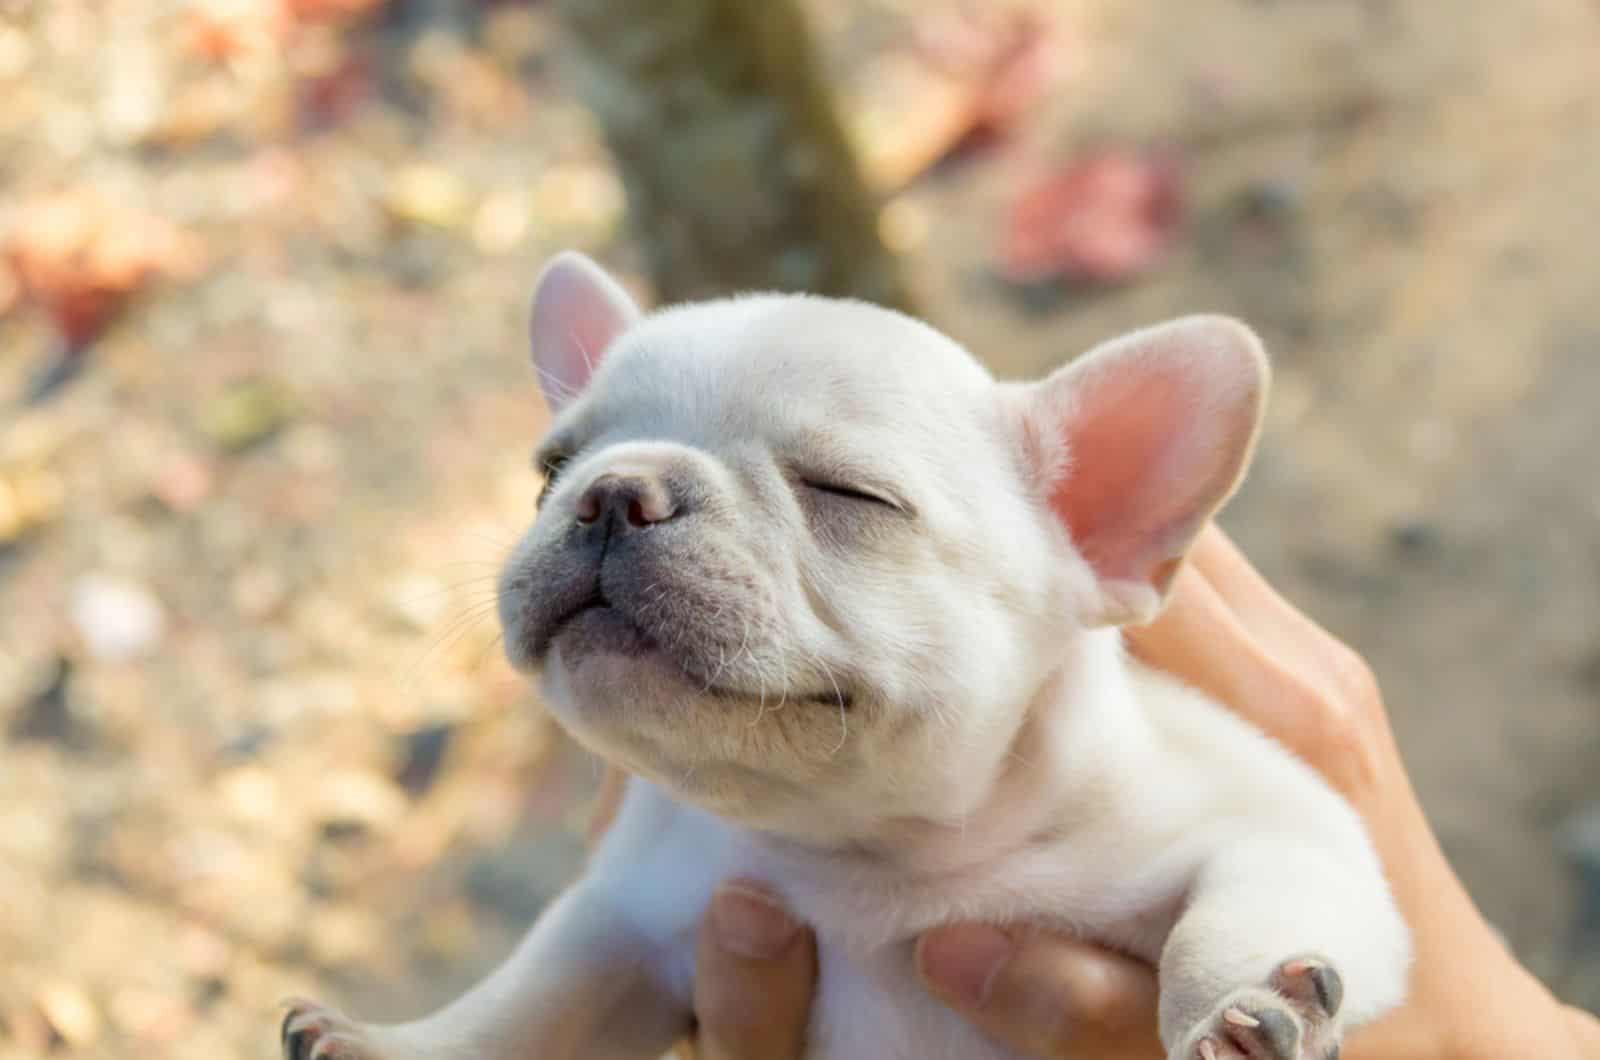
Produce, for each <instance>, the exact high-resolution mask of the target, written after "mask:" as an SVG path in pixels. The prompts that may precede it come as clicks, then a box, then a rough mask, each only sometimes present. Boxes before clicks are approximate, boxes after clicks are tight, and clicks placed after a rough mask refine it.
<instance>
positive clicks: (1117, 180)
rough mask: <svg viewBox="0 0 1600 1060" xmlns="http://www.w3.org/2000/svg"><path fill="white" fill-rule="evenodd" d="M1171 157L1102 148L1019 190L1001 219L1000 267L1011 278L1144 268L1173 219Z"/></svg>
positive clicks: (1094, 278) (1116, 278)
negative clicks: (1003, 228) (1002, 231)
mask: <svg viewBox="0 0 1600 1060" xmlns="http://www.w3.org/2000/svg"><path fill="white" fill-rule="evenodd" d="M1180 205H1181V204H1180V195H1179V174H1178V169H1177V166H1176V165H1175V163H1174V162H1173V161H1172V160H1170V159H1166V158H1161V157H1157V156H1153V155H1143V154H1135V153H1132V152H1127V151H1118V150H1104V151H1098V152H1095V153H1093V154H1089V155H1086V156H1084V157H1082V158H1080V159H1078V160H1077V161H1075V162H1072V163H1071V164H1069V165H1067V166H1066V167H1064V168H1063V169H1061V170H1059V171H1057V172H1055V173H1053V174H1051V175H1050V176H1048V177H1046V178H1045V179H1043V180H1042V181H1040V182H1038V183H1037V184H1035V185H1033V186H1032V187H1030V188H1028V189H1026V190H1025V191H1024V192H1023V193H1022V194H1021V195H1020V196H1019V197H1018V198H1017V200H1016V202H1015V203H1014V204H1013V205H1012V207H1011V209H1010V212H1009V214H1008V216H1007V218H1006V223H1005V231H1004V235H1003V242H1002V246H1001V249H1000V270H1001V272H1002V273H1003V274H1004V275H1005V277H1006V278H1007V279H1009V280H1012V281H1014V282H1017V283H1035V282H1039V281H1041V280H1048V279H1054V278H1062V277H1065V278H1069V279H1078V280H1086V281H1089V282H1092V283H1119V282H1124V281H1127V280H1130V279H1132V278H1133V277H1135V276H1138V275H1140V274H1141V273H1143V272H1145V271H1146V270H1148V269H1149V268H1150V267H1151V266H1153V265H1154V264H1155V263H1156V261H1157V260H1159V258H1160V256H1161V254H1162V253H1163V251H1165V250H1166V248H1167V246H1168V245H1169V244H1170V242H1171V240H1172V237H1173V235H1174V233H1175V232H1176V230H1177V225H1178V221H1179V219H1180V214H1181V209H1180Z"/></svg>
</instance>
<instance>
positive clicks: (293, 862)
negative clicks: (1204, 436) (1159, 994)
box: [0, 0, 1600, 1060]
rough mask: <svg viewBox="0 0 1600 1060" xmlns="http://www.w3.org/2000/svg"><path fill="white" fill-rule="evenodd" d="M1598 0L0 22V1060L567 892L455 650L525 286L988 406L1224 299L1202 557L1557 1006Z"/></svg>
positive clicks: (607, 3) (509, 531)
mask: <svg viewBox="0 0 1600 1060" xmlns="http://www.w3.org/2000/svg"><path fill="white" fill-rule="evenodd" d="M1597 54H1600V8H1597V7H1596V6H1595V4H1594V3H1592V2H1590V0H1524V2H1523V3H1519V4H1514V5H1513V4H1503V3H1498V2H1494V0H1413V2H1410V3H1399V2H1395V0H1195V2H1192V3H1185V4H1170V3H1157V2H1155V0H1140V2H1135V0H1120V2H1119V0H1016V2H1009V0H1008V2H1005V3H998V2H996V3H977V2H973V3H967V4H960V3H955V2H953V0H781V2H780V0H762V2H760V3H756V2H754V0H751V2H748V3H741V2H739V0H566V2H564V3H562V2H556V0H548V2H539V0H502V2H491V0H0V1057H7V1058H10V1057H29V1058H34V1057H40V1056H44V1055H51V1056H54V1055H62V1056H105V1057H117V1058H121V1057H128V1058H132V1057H150V1056H170V1057H176V1058H183V1057H196V1058H199V1057H205V1058H207V1060H219V1058H234V1057H240V1058H244V1057H261V1058H265V1057H269V1056H273V1055H275V1021H276V1011H275V1009H274V1005H275V1004H276V1002H277V1001H278V1000H279V999H280V998H281V997H283V996H284V995H285V994H288V993H291V992H293V993H315V994H317V995H318V996H323V997H327V998H329V999H331V1000H335V1001H338V1002H341V1003H343V1004H345V1005H347V1006H348V1007H350V1008H352V1009H354V1011H356V1012H357V1013H360V1014H362V1015H367V1016H375V1017H382V1016H398V1015H414V1014H417V1013H418V1012H419V1011H420V1010H421V1009H422V1008H424V1007H426V1006H428V1005H431V1004H433V1003H436V1002H438V1001H439V1000H440V999H441V998H443V997H445V996H447V995H449V994H450V993H452V992H453V991H455V990H457V989H458V988H460V987H461V986H463V985H464V984H465V983H467V982H469V981H470V980H472V979H473V978H475V977H476V976H477V975H479V974H481V972H482V971H483V970H484V969H485V967H486V966H487V965H488V964H489V963H491V962H492V961H494V960H495V959H496V958H497V957H498V956H500V955H501V954H502V953H503V952H505V950H506V948H507V947H508V946H509V945H510V944H511V942H512V941H513V940H514V939H515V937H516V935H517V934H518V933H519V932H520V931H521V930H522V929H523V928H524V927H525V926H526V924H527V923H528V921H529V920H530V919H531V918H532V917H533V915H534V914H535V913H536V912H537V910H538V908H539V907H540V905H541V903H542V902H543V901H545V900H546V899H547V898H548V897H549V895H550V894H552V893H553V892H554V891H555V890H557V889H558V888H559V887H560V886H561V885H562V883H563V881H564V880H566V879H567V878H568V877H569V876H570V874H571V873H572V872H573V871H574V868H575V866H576V865H577V863H578V858H579V857H580V855H581V851H582V838H581V826H582V822H583V813H584V809H585V804H586V800H588V799H589V798H590V797H591V794H592V791H593V787H594V783H595V780H596V770H595V768H594V766H593V764H592V763H590V762H588V761H587V760H585V759H584V758H583V757H582V756H581V755H579V754H577V753H576V752H574V751H573V750H572V748H570V747H569V746H568V745H567V744H566V743H565V742H564V741H563V739H562V738H561V737H560V735H559V734H558V733H557V732H556V731H555V730H554V729H553V727H552V726H551V725H550V724H549V723H548V722H547V720H546V719H545V718H544V716H543V715H542V714H541V713H540V710H539V708H538V704H537V702H536V701H535V699H534V697H533V696H532V695H531V693H530V692H529V691H528V690H527V689H526V688H525V687H524V685H523V683H522V682H521V681H520V680H518V679H517V678H516V677H515V676H514V675H512V674H511V673H510V672H509V670H508V668H507V667H506V665H505V663H504V662H503V660H502V659H501V657H500V653H499V648H498V644H497V643H496V637H497V634H498V629H497V628H496V623H495V621H494V618H493V615H492V612H491V610H490V606H489V605H490V603H491V599H492V591H491V590H492V577H493V574H494V572H495V568H496V564H497V561H498V558H499V557H500V555H501V554H502V553H503V551H504V549H505V548H506V547H507V546H508V545H509V543H510V542H511V541H512V540H513V538H514V537H515V536H516V535H517V534H518V533H519V532H520V530H521V528H522V527H523V526H525V524H526V523H527V521H528V520H529V519H530V518H531V514H532V511H533V501H534V498H535V496H536V494H537V492H538V488H539V482H538V480H537V477H536V475H535V474H534V472H533V471H532V470H531V469H530V466H529V463H530V461H529V454H530V452H531V448H532V445H533V443H534V441H535V440H536V438H537V437H538V435H539V433H540V431H541V429H542V427H543V424H544V422H545V413H544V409H543V406H542V403H541V401H540V399H539V397H538V395H537V393H536V390H535V387H534V385H533V380H532V376H531V372H530V371H529V370H528V368H527V366H526V361H525V357H526V350H525V342H524V329H525V310H526V301H527V296H528V295H529V293H530V289H531V284H532V280H533V277H534V275H535V273H536V271H537V269H538V268H539V266H540V264H541V263H542V261H543V260H544V259H545V257H546V256H547V255H549V254H550V253H551V252H553V251H555V250H557V249H560V248H563V247H579V248H582V249H585V250H587V251H589V252H591V253H593V254H595V255H596V256H598V257H599V258H601V259H602V260H603V261H605V262H606V263H608V264H609V265H611V266H612V267H613V268H615V269H616V270H617V271H618V273H619V274H620V275H621V276H623V277H624V278H625V279H626V281H627V282H628V283H629V284H630V285H631V286H633V287H634V288H635V289H636V290H637V291H638V293H639V294H640V296H641V297H642V298H645V299H649V300H654V299H657V298H681V297H687V296H694V295H699V294H706V293H712V292H716V291H720V290H727V289H732V288H738V287H748V286H767V287H784V288H796V289H813V290H821V291H828V292H833V293H855V294H859V295H863V296H866V297H871V298H875V299H878V300H880V301H884V302H888V303H890V304H896V305H901V306H906V307H909V308H913V309H914V310H916V311H917V312H920V313H922V314H923V315H925V316H927V317H928V318H930V319H931V320H932V321H933V322H934V323H936V324H937V325H939V326H940V327H942V328H944V329H945V330H947V331H949V332H950V333H952V334H953V335H955V336H956V337H957V338H958V339H960V340H961V341H963V342H964V343H966V344H967V345H968V346H969V347H970V348H972V349H973V350H974V351H976V352H977V353H978V354H979V355H980V356H981V357H983V358H984V359H985V360H986V361H988V363H989V364H991V365H992V366H993V368H994V369H995V370H996V371H997V372H999V373H1002V374H1005V375H1014V376H1029V375H1037V374H1040V373H1043V372H1046V371H1048V370H1049V369H1050V368H1052V367H1054V366H1056V365H1058V364H1060V363H1061V362H1062V361H1064V360H1065V359H1067V358H1069V357H1071V356H1073V355H1074V354H1076V353H1078V352H1081V351H1082V350H1084V349H1086V348H1087V347H1088V346H1090V345H1091V344H1093V343H1094V342H1096V341H1098V340H1100V339H1103V338H1106V337H1108V336H1110V335H1112V334H1114V333H1116V332H1119V331H1121V330H1124V329H1127V328H1131V327H1134V326H1137V325H1141V324H1145V323H1150V322H1153V321H1155V320H1157V319H1160V318H1162V317H1165V316H1169V315H1173V314H1177V313H1181V312H1190V311H1197V310H1220V311H1226V312H1232V313H1237V314H1239V315H1241V316H1243V317H1245V318H1246V319H1248V320H1249V321H1250V322H1251V323H1253V324H1254V325H1255V326H1256V327H1257V328H1258V329H1260V331H1261V332H1262V333H1263V335H1264V336H1265V337H1266V338H1267V340H1268V344H1269V346H1270V347H1271V348H1272V350H1273V351H1274V354H1275V359H1276V370H1277V380H1276V389H1275V391H1274V395H1273V399H1272V406H1271V413H1270V419H1269V425H1268V429H1267V435H1266V439H1265V444H1264V446H1263V448H1262V452H1261V456H1260V458H1259V460H1258V462H1257V465H1256V468H1255V471H1254V474H1253V476H1252V477H1251V479H1250V480H1249V483H1248V485H1247V487H1246V489H1245V491H1244V492H1243V494H1242V495H1241V496H1240V498H1239V499H1238V500H1237V501H1236V502H1235V503H1234V504H1233V505H1232V506H1231V508H1230V509H1229V510H1228V512H1227V513H1226V516H1225V518H1224V520H1223V521H1224V523H1225V524H1226V525H1227V526H1228V528H1229V529H1230V530H1232V532H1233V533H1234V534H1235V535H1236V536H1237V537H1238V539H1239V540H1240V541H1241V543H1242V544H1243V545H1244V547H1245V549H1246V550H1247V551H1248V552H1249V554H1250V555H1251V556H1252V557H1253V558H1254V559H1255V560H1256V562H1257V563H1258V564H1259V565H1260V566H1261V567H1262V568H1263V569H1264V570H1265V571H1266V572H1267V573H1268V575H1269V576H1270V577H1271V578H1272V579H1273V580H1274V581H1275V582H1276V583H1277V584H1278V585H1279V586H1280V587H1281V588H1282V589H1283V590H1284V591H1285V592H1286V593H1287V594H1288V595H1289V596H1290V598H1291V599H1293V600H1295V601H1296V602H1298V603H1299V604H1301V605H1303V606H1304V607H1305V608H1306V609H1307V610H1308V611H1309V612H1310V613H1311V614H1312V615H1313V616H1315V617H1316V618H1317V619H1319V620H1320V621H1322V622H1323V623H1325V624H1327V625H1328V626H1329V627H1331V628H1332V629H1333V630H1335V631H1336V632H1337V633H1339V634H1340V635H1342V636H1343V637H1345V638H1347V639H1348V640H1350V641H1351V642H1352V643H1353V644H1354V645H1355V646H1356V647H1357V648H1359V649H1360V650H1361V651H1362V652H1364V653H1365V654H1366V656H1367V657H1368V658H1369V659H1370V660H1371V662H1372V663H1373V665H1374V667H1375V668H1376V670H1377V672H1378V674H1379V677H1380V679H1381V682H1382V684H1383V687H1384V689H1385V692H1386V694H1387V698H1388V701H1389V704H1390V707H1391V710H1392V711H1393V713H1394V716H1395V724H1396V726H1397V728H1398V731H1399V735H1400V739H1401V743H1402V746H1403V748H1404V751H1405V753H1406V755H1407V758H1408V760H1409V762H1410V764H1411V767H1412V769H1413V772H1414V776H1415V779H1416V782H1417V786H1418V787H1419V789H1420V791H1421V795H1422V799H1423V801H1424V803H1425V804H1426V806H1427V809H1428V811H1429V813H1430V815H1431V817H1432V819H1433V821H1434V822H1435V824H1436V826H1437V828H1438V830H1439V832H1440V834H1441V836H1442V838H1443V841H1444V845H1445V847H1446V849H1447V850H1448V852H1449V853H1450V855H1451V857H1452V859H1453V860H1454V862H1455V864H1456V865H1457V867H1458V868H1459V870H1460V871H1461V873H1462V874H1463V876H1464V877H1465V879H1466V881H1467V883H1468V885H1469V886H1470V888H1471V890H1472V892H1473V894H1474V895H1475V896H1476V897H1477V899H1478V900H1479V902H1480V903H1481V904H1482V905H1483V907H1484V909H1485V910H1486V911H1487V913H1488V915H1489V916H1490V918H1491V919H1492V920H1493V921H1494V922H1495V923H1496V924H1497V925H1498V926H1499V927H1500V929H1501V930H1502V931H1503V932H1504V933H1505V935H1506V936H1507V938H1508V939H1509V940H1510V941H1511V943H1512V944H1513V945H1514V946H1515V948H1516V950H1517V952H1518V953H1519V954H1520V955H1521V957H1522V958H1523V959H1524V960H1526V961H1527V962H1529V963H1530V964H1531V966H1532V967H1533V968H1534V969H1536V970H1537V971H1538V973H1539V974H1540V975H1541V976H1543V977H1544V978H1545V979H1546V980H1547V981H1549V982H1550V983H1551V984H1552V985H1553V987H1554V988H1555V989H1556V990H1557V992H1558V993H1560V994H1561V995H1562V996H1564V997H1566V998H1568V999H1569V1000H1572V1001H1575V1002H1578V1003H1580V1004H1585V1005H1588V1006H1590V1007H1592V1008H1593V1007H1597V1006H1600V809H1597V808H1596V807H1600V770H1597V768H1596V767H1597V764H1600V455H1597V454H1600V426H1597V425H1596V416H1597V412H1600V299H1597V298H1596V293H1597V291H1596V280H1597V277H1600V242H1597V241H1596V239H1595V238H1594V219H1595V218H1596V217H1597V216H1600V81H1597V78H1600V65H1597V63H1596V56H1597Z"/></svg>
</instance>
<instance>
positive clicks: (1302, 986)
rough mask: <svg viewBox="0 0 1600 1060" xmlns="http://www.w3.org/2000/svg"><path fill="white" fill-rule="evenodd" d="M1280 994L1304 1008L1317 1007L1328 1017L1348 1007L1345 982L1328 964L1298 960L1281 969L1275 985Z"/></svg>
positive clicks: (1318, 961) (1319, 960)
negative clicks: (1345, 1000)
mask: <svg viewBox="0 0 1600 1060" xmlns="http://www.w3.org/2000/svg"><path fill="white" fill-rule="evenodd" d="M1272 985H1273V986H1274V987H1275V988H1276V989H1277V990H1278V991H1279V992H1281V993H1283V994H1286V995H1288V996H1289V997H1290V998H1292V999H1293V1000H1295V1001H1298V1002H1299V1003H1301V1004H1302V1005H1310V1004H1313V1003H1314V1004H1316V1005H1317V1006H1319V1007H1320V1008H1321V1009H1322V1011H1323V1012H1324V1013H1325V1014H1326V1015H1327V1016H1330V1017H1332V1016H1337V1015H1338V1014H1339V1006H1340V1005H1341V1004H1343V1003H1344V979H1343V977H1341V976H1340V975H1339V972H1338V971H1337V970H1336V969H1335V968H1334V967H1333V966H1332V965H1330V964H1329V963H1328V962H1327V961H1324V960H1321V959H1320V958H1317V957H1297V958H1295V959H1294V960H1290V961H1285V962H1284V963H1283V964H1281V965H1279V966H1278V970H1277V972H1276V973H1275V974H1274V975H1273V984H1272Z"/></svg>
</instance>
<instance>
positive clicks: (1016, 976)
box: [916, 924, 1165, 1060]
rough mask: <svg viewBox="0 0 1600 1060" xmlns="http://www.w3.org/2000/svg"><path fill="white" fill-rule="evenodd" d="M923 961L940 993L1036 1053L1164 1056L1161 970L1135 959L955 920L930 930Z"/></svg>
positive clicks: (1130, 1059) (1045, 1059)
mask: <svg viewBox="0 0 1600 1060" xmlns="http://www.w3.org/2000/svg"><path fill="white" fill-rule="evenodd" d="M916 962H917V971H918V974H919V975H921V976H922V979H923V982H924V983H925V984H927V986H928V989H929V990H931V991H932V992H933V993H934V994H935V995H936V996H937V997H939V998H940V999H941V1000H942V1001H944V1002H945V1003H946V1004H947V1005H950V1006H951V1007H952V1008H954V1009H956V1010H957V1011H959V1012H961V1013H963V1014H964V1015H966V1016H967V1018H969V1019H971V1020H972V1021H973V1023H975V1024H977V1025H978V1026H979V1027H980V1028H982V1029H983V1030H984V1031H986V1032H987V1033H988V1034H990V1035H991V1036H993V1037H994V1038H996V1039H998V1040H999V1041H1001V1042H1004V1043H1005V1044H1007V1045H1009V1046H1010V1047H1011V1048H1013V1049H1017V1050H1019V1051H1021V1052H1022V1053H1024V1054H1026V1055H1028V1056H1033V1057H1039V1058H1041V1060H1053V1058H1061V1057H1066V1056H1067V1055H1068V1054H1069V1053H1070V1054H1071V1055H1072V1056H1100V1057H1105V1058H1106V1060H1160V1058H1161V1057H1163V1056H1165V1052H1164V1050H1163V1049H1162V1048H1161V1043H1160V1041H1159V1040H1158V1039H1157V1037H1156V976H1155V971H1154V970H1153V969H1152V968H1151V967H1150V966H1149V965H1147V964H1145V963H1143V962H1141V961H1137V960H1135V959H1133V958H1132V957H1127V956H1124V955H1122V954H1119V953H1113V952H1111V951H1110V950H1105V949H1101V948H1100V947H1098V946H1094V945H1091V944H1089V943H1086V942H1082V941H1080V940H1076V939H1069V938H1063V937H1061V936H1059V935H1049V934H1042V933H1038V932H1034V931H1030V930H1027V929H1014V930H1010V931H1006V930H1002V929H1000V928H996V927H991V926H989V925H985V924H955V925H952V926H950V927H943V928H936V929H934V930H933V931H930V932H928V933H927V934H926V935H924V936H923V937H922V938H921V940H920V941H919V942H918V944H917V953H916Z"/></svg>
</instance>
